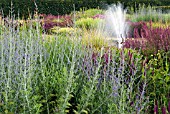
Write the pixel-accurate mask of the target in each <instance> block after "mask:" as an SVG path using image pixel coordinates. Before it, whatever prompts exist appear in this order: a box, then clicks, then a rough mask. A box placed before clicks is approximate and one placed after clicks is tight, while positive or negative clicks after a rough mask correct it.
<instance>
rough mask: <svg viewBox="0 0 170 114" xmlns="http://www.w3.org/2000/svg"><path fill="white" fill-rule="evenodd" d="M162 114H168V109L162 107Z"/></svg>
mask: <svg viewBox="0 0 170 114" xmlns="http://www.w3.org/2000/svg"><path fill="white" fill-rule="evenodd" d="M162 114H166V107H165V106H163V107H162Z"/></svg>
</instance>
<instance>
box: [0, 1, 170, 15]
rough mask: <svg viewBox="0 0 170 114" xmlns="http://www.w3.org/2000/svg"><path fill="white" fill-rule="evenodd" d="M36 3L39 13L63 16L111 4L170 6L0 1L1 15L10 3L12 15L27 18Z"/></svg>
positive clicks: (7, 9)
mask: <svg viewBox="0 0 170 114" xmlns="http://www.w3.org/2000/svg"><path fill="white" fill-rule="evenodd" d="M34 1H35V2H36V4H37V6H38V11H39V13H42V14H53V15H58V14H59V15H63V14H68V13H70V12H71V11H73V10H74V7H73V4H74V5H75V10H79V9H80V8H82V7H86V8H87V9H88V8H96V7H99V8H106V6H107V5H106V4H113V3H117V2H121V3H122V4H123V5H124V6H125V7H127V6H132V7H138V4H143V3H144V4H146V5H148V4H150V5H153V6H154V5H156V6H160V5H165V6H167V5H170V0H161V1H160V0H69V1H68V0H62V1H61V0H12V2H11V0H0V8H1V9H2V10H3V14H4V15H5V16H6V15H8V14H9V11H10V10H11V3H12V4H13V11H14V12H13V13H14V14H16V15H18V13H19V15H20V17H25V18H27V17H28V16H29V14H33V13H34V11H35V4H34Z"/></svg>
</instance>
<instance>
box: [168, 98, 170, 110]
mask: <svg viewBox="0 0 170 114" xmlns="http://www.w3.org/2000/svg"><path fill="white" fill-rule="evenodd" d="M168 112H169V113H170V101H169V102H168Z"/></svg>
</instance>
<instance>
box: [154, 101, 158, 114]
mask: <svg viewBox="0 0 170 114" xmlns="http://www.w3.org/2000/svg"><path fill="white" fill-rule="evenodd" d="M154 114H158V101H157V100H155V106H154Z"/></svg>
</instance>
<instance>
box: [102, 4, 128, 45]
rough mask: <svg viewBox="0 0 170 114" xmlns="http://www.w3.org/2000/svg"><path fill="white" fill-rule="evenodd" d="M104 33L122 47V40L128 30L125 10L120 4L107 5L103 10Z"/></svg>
mask: <svg viewBox="0 0 170 114" xmlns="http://www.w3.org/2000/svg"><path fill="white" fill-rule="evenodd" d="M104 24H105V25H104V33H105V35H107V36H108V37H109V40H112V42H114V43H115V42H116V43H117V47H118V48H121V47H122V42H123V41H124V40H125V38H126V34H127V31H128V24H127V23H126V10H124V9H123V8H122V5H121V4H120V3H119V4H118V5H115V4H114V5H111V6H109V8H108V10H107V11H106V12H105V20H104Z"/></svg>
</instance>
